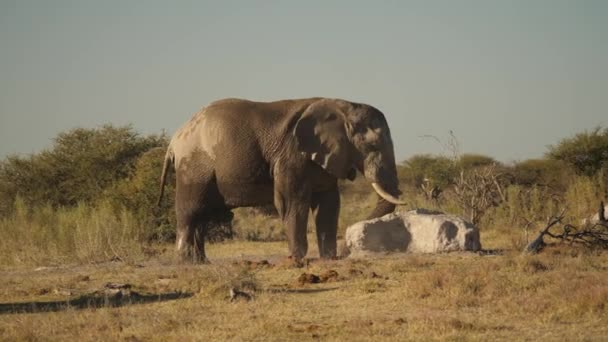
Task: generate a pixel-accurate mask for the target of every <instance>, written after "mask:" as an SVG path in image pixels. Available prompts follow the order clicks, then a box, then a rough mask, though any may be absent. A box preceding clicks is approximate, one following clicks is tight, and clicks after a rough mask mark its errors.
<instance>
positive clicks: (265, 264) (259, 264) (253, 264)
mask: <svg viewBox="0 0 608 342" xmlns="http://www.w3.org/2000/svg"><path fill="white" fill-rule="evenodd" d="M232 264H233V265H235V266H240V267H244V268H247V269H250V270H255V269H261V268H272V267H274V265H273V264H271V263H270V262H269V261H268V260H260V261H252V260H239V261H235V262H233V263H232Z"/></svg>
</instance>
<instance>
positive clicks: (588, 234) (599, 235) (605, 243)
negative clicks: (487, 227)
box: [524, 202, 608, 253]
mask: <svg viewBox="0 0 608 342" xmlns="http://www.w3.org/2000/svg"><path fill="white" fill-rule="evenodd" d="M565 212H566V209H564V210H562V212H561V213H560V214H559V215H557V216H554V217H552V218H550V219H549V222H548V223H547V226H546V227H545V228H544V229H543V230H542V231H541V232H540V234H539V235H538V237H537V238H536V239H535V240H534V241H532V242H531V243H530V244H528V245H527V246H526V248H525V249H524V252H525V253H538V252H540V251H541V250H542V249H543V248H544V247H545V246H546V244H545V242H544V239H543V238H544V236H545V235H546V236H549V237H551V238H553V239H556V240H560V241H561V242H562V243H568V244H570V245H574V244H578V245H582V246H585V247H588V248H601V249H608V221H606V217H605V215H604V203H603V202H602V203H601V206H600V210H599V212H598V214H599V215H598V217H599V220H598V221H597V222H590V223H586V224H585V225H584V226H583V227H581V228H578V227H576V226H574V225H572V224H569V223H566V224H563V226H562V230H561V232H559V233H554V232H551V231H550V229H551V228H552V227H554V226H556V225H557V224H558V223H562V220H563V219H564V215H565Z"/></svg>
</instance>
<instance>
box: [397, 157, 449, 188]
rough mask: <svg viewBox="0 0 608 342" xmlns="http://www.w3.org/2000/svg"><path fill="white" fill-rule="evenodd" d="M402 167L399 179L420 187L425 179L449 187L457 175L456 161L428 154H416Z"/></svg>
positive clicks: (442, 186)
mask: <svg viewBox="0 0 608 342" xmlns="http://www.w3.org/2000/svg"><path fill="white" fill-rule="evenodd" d="M404 166H405V167H404V168H400V170H399V171H400V175H399V179H400V181H401V182H403V183H405V184H409V185H410V186H413V187H416V188H417V187H419V186H420V185H421V184H422V183H423V182H424V180H425V179H428V180H430V181H431V182H432V183H433V184H434V185H437V186H439V187H441V188H445V187H447V186H448V185H449V184H451V183H452V180H453V179H454V177H456V175H457V169H456V165H455V164H454V162H453V161H452V160H451V159H449V158H446V157H441V156H432V155H428V154H418V155H414V156H412V157H411V158H409V159H408V160H406V161H405V162H404Z"/></svg>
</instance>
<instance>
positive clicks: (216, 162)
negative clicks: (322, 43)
mask: <svg viewBox="0 0 608 342" xmlns="http://www.w3.org/2000/svg"><path fill="white" fill-rule="evenodd" d="M171 164H173V165H174V167H175V170H176V179H177V186H176V201H175V209H176V214H177V241H176V244H177V251H178V252H179V254H180V255H181V257H182V258H183V259H184V260H188V261H194V262H200V261H206V255H205V245H204V236H205V231H206V229H207V227H208V226H209V223H210V222H218V221H229V220H230V219H231V218H232V213H231V211H230V209H232V208H236V207H247V206H262V205H269V204H274V205H275V207H276V209H277V211H278V213H279V215H280V217H281V219H282V221H283V224H284V226H285V227H286V229H287V237H288V241H289V252H290V254H291V257H292V258H294V259H295V260H301V259H302V258H304V257H305V256H306V252H307V250H308V243H307V240H306V227H307V221H308V212H309V210H312V213H313V217H314V220H315V224H316V232H317V240H318V241H317V242H318V245H319V251H320V255H321V257H323V258H333V257H335V256H336V230H337V226H338V215H339V211H340V194H339V192H338V185H337V180H338V179H339V178H341V179H346V178H348V179H351V180H352V179H354V178H355V175H356V171H357V170H358V171H359V172H360V173H362V174H363V175H364V176H365V178H366V179H368V180H369V181H370V182H373V183H376V188H375V189H376V191H377V192H378V193H379V194H380V195H383V197H381V196H380V195H379V196H378V202H377V205H376V207H375V209H374V210H373V212H372V213H371V215H370V218H371V217H379V216H382V215H385V214H387V213H390V212H392V211H394V209H395V204H393V203H397V204H402V203H399V202H398V199H397V198H396V197H397V196H399V194H400V191H399V188H398V180H397V171H396V166H395V156H394V152H393V143H392V140H391V135H390V132H389V128H388V125H387V122H386V119H385V118H384V115H383V114H382V113H381V112H380V111H379V110H377V109H376V108H374V107H372V106H369V105H366V104H359V103H352V102H347V101H343V100H336V99H325V98H310V99H299V100H285V101H277V102H252V101H247V100H240V99H225V100H220V101H216V102H213V103H211V104H210V105H209V106H207V107H205V108H203V109H202V110H201V111H200V112H199V113H197V114H195V115H194V116H193V117H192V118H191V119H190V121H188V122H187V123H186V124H185V125H184V126H183V127H181V128H180V129H179V130H178V131H177V132H176V133H175V135H174V136H173V138H172V139H171V143H170V145H169V148H168V150H167V154H166V157H165V166H164V167H163V174H162V176H161V195H160V196H161V197H162V191H163V188H164V183H165V179H166V175H167V171H168V169H169V166H170V165H171ZM377 186H379V189H380V190H379V191H378V187H377ZM370 190H371V188H370ZM384 198H387V199H389V200H391V201H392V202H393V203H391V202H389V201H387V200H385V199H384Z"/></svg>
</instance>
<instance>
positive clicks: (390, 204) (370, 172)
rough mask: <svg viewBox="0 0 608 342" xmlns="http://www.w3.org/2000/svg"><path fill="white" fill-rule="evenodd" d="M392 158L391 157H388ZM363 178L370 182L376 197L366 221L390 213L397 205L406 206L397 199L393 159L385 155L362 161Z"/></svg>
mask: <svg viewBox="0 0 608 342" xmlns="http://www.w3.org/2000/svg"><path fill="white" fill-rule="evenodd" d="M389 157H392V156H389ZM363 168H364V175H365V178H366V179H368V180H369V181H370V182H371V185H372V188H373V189H374V191H375V192H376V194H377V195H378V201H377V202H376V207H375V208H374V210H373V211H372V212H371V214H370V215H369V217H368V219H372V218H376V217H380V216H384V215H386V214H389V213H392V212H393V211H394V210H395V207H396V206H397V205H404V204H407V203H406V202H405V201H403V200H401V199H399V195H400V194H401V191H399V180H398V178H397V167H396V165H395V162H394V158H388V157H387V156H386V155H383V154H377V155H371V156H368V158H366V160H365V161H364V165H363Z"/></svg>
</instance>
